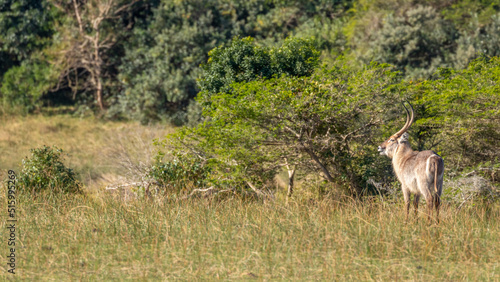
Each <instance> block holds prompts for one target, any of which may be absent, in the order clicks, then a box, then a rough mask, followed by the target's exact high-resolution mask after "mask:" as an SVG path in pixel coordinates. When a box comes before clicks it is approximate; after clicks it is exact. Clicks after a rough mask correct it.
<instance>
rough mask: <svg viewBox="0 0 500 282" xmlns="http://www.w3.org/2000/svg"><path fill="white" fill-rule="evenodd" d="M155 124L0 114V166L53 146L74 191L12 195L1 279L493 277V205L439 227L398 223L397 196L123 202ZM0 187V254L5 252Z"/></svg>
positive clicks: (498, 270)
mask: <svg viewBox="0 0 500 282" xmlns="http://www.w3.org/2000/svg"><path fill="white" fill-rule="evenodd" d="M172 131H173V129H171V128H166V127H165V126H146V127H144V126H140V125H138V124H135V123H118V122H113V123H110V122H108V123H105V122H101V121H99V120H93V119H89V118H87V119H77V118H71V117H68V116H57V115H56V116H52V117H44V116H31V117H25V118H21V117H16V118H5V117H4V118H2V122H1V123H0V150H1V152H0V153H1V154H0V166H1V169H2V178H5V176H6V170H8V169H14V170H16V171H17V172H18V173H19V170H20V163H21V160H22V158H23V157H25V156H27V155H28V154H29V149H30V148H35V147H39V146H42V145H44V144H45V145H56V146H58V147H60V148H63V149H64V150H65V152H66V153H68V154H69V156H68V157H67V158H66V164H67V165H68V166H69V167H72V168H74V169H75V170H76V171H77V172H78V173H79V174H80V175H81V180H82V182H83V183H84V184H85V187H86V188H85V189H86V193H85V194H84V195H77V196H71V195H59V196H58V195H40V196H37V197H33V196H29V195H26V194H23V195H21V194H18V196H19V198H18V204H17V216H18V219H19V221H18V223H17V226H18V229H17V231H16V232H17V234H16V235H17V245H16V255H17V266H16V274H15V275H14V276H13V275H11V274H9V273H7V272H6V271H7V267H6V264H5V263H3V262H2V269H3V270H2V272H1V274H0V279H1V280H4V279H6V278H15V279H26V280H35V279H42V280H56V281H59V280H71V281H73V280H79V279H81V280H97V281H99V280H103V279H106V280H109V279H118V280H124V279H138V280H151V279H164V280H165V279H168V280H170V279H183V280H192V279H217V278H220V279H252V278H256V279H259V280H271V279H272V280H278V279H287V280H311V279H317V280H332V279H335V280H447V281H449V280H488V281H498V280H500V239H499V237H500V236H498V234H500V222H499V220H498V219H499V218H500V207H499V206H498V204H494V205H480V204H476V205H464V206H462V207H461V208H460V209H459V208H458V206H457V205H454V204H449V203H446V202H445V203H444V205H443V208H442V213H441V223H440V224H428V223H427V221H426V220H425V217H424V214H423V212H424V209H423V208H424V205H421V209H420V214H419V220H418V221H416V220H415V218H413V217H411V220H410V221H409V222H408V223H405V220H404V212H403V205H402V199H397V200H396V201H393V200H391V199H384V198H380V197H375V198H369V199H368V198H367V199H365V200H364V201H354V200H352V199H343V198H340V197H338V196H334V195H330V196H323V197H318V196H317V195H316V194H314V193H311V192H308V191H305V190H301V189H300V187H298V189H297V191H296V193H295V196H294V197H293V198H292V199H289V200H288V201H287V200H286V197H285V191H278V193H277V195H276V198H275V199H274V200H255V199H245V198H241V197H238V196H234V197H232V196H231V197H230V196H227V197H223V198H218V199H204V198H192V199H188V200H179V201H174V200H166V199H164V198H161V197H158V198H153V199H147V198H146V199H145V198H135V197H127V198H126V199H125V198H124V197H123V194H120V193H116V190H111V191H110V190H106V189H105V187H106V186H108V185H116V184H117V183H120V181H124V179H125V177H124V176H125V175H126V174H127V173H128V172H127V168H126V165H123V164H124V163H127V161H133V162H137V163H140V162H144V163H147V162H148V159H150V158H151V157H152V155H153V154H154V147H153V146H152V145H151V140H152V139H154V138H159V137H162V136H164V135H165V134H167V133H168V132H172ZM5 195H6V187H5V185H3V186H2V192H1V193H0V202H1V203H2V205H1V206H2V207H3V208H2V213H3V214H5V215H4V216H1V218H2V221H1V224H0V230H2V231H1V232H0V235H1V238H2V240H1V241H2V243H1V245H2V247H1V248H0V250H2V251H1V253H0V255H1V257H2V258H3V260H5V256H6V255H7V252H8V246H7V232H6V228H5V227H6V224H7V222H6V219H7V216H6V214H7V211H6V206H5V204H4V203H6V197H5Z"/></svg>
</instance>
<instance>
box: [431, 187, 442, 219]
mask: <svg viewBox="0 0 500 282" xmlns="http://www.w3.org/2000/svg"><path fill="white" fill-rule="evenodd" d="M433 198H434V206H435V207H436V220H437V222H438V223H439V206H441V197H440V196H439V195H438V194H435V195H434V197H433Z"/></svg>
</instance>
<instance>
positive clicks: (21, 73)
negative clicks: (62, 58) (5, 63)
mask: <svg viewBox="0 0 500 282" xmlns="http://www.w3.org/2000/svg"><path fill="white" fill-rule="evenodd" d="M56 83H57V78H56V76H54V72H53V71H52V67H51V66H50V64H49V63H47V62H40V61H38V60H34V61H29V60H26V61H24V62H23V63H22V64H21V65H20V66H18V67H13V68H11V69H9V70H8V71H7V72H6V73H5V75H4V77H3V81H2V85H1V89H0V91H1V93H2V100H3V106H4V108H5V109H10V111H13V112H22V113H24V114H26V113H29V112H32V111H33V110H35V109H36V108H37V107H39V106H40V105H41V101H40V98H41V97H42V95H43V94H46V93H47V92H48V91H49V90H50V89H51V88H52V87H54V85H55V84H56Z"/></svg>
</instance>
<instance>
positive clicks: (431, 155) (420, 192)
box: [379, 133, 444, 221]
mask: <svg viewBox="0 0 500 282" xmlns="http://www.w3.org/2000/svg"><path fill="white" fill-rule="evenodd" d="M379 151H380V152H381V154H383V155H387V156H388V157H389V158H391V159H392V165H393V168H394V172H395V173H396V176H397V178H398V180H399V182H400V183H401V189H402V190H403V195H404V200H405V204H406V217H407V218H408V213H409V209H410V196H411V194H414V195H415V196H414V197H415V201H414V207H415V213H416V211H417V209H418V201H419V199H420V196H423V197H424V198H425V201H426V202H427V207H428V219H429V221H430V219H431V213H432V209H433V207H432V206H433V205H434V206H435V208H436V211H437V220H438V221H439V206H440V203H441V201H440V197H441V193H442V189H443V173H444V162H443V159H442V158H441V157H440V156H439V155H438V154H436V153H435V152H433V151H429V150H428V151H421V152H418V151H413V150H412V149H411V146H410V144H409V142H408V133H404V134H402V136H399V137H398V136H391V138H389V139H388V140H386V141H385V142H384V143H382V144H381V145H380V146H379ZM432 186H434V187H432ZM433 188H434V189H433Z"/></svg>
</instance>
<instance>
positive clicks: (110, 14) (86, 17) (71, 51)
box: [52, 0, 139, 110]
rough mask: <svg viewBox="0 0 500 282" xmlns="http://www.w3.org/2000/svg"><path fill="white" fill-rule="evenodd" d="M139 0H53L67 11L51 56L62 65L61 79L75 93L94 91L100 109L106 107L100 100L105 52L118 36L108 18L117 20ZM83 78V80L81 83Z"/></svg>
mask: <svg viewBox="0 0 500 282" xmlns="http://www.w3.org/2000/svg"><path fill="white" fill-rule="evenodd" d="M138 1H139V0H124V1H121V0H104V1H97V0H89V1H77V0H73V1H72V2H71V4H70V5H69V4H67V2H66V1H59V0H53V1H52V3H53V4H54V5H55V6H56V7H57V8H58V9H59V10H60V11H63V12H65V13H67V14H68V18H67V19H66V20H67V21H66V22H65V24H64V25H63V27H62V29H61V30H59V32H60V34H59V36H60V40H59V42H58V43H59V44H60V45H59V48H60V51H59V53H58V54H55V55H54V58H55V60H56V62H55V63H56V64H58V65H60V66H61V69H62V72H61V75H60V80H61V81H63V80H64V81H66V83H67V86H68V87H70V88H72V89H73V91H74V92H76V91H78V90H81V89H87V90H91V91H94V93H95V100H96V102H97V105H98V106H99V108H100V109H101V110H104V109H105V105H104V100H103V77H104V76H105V73H104V71H105V67H106V64H107V63H108V61H107V56H108V54H107V53H108V52H110V51H111V50H112V48H113V47H114V45H115V44H116V43H117V36H116V34H115V33H114V32H113V30H112V29H111V27H112V24H111V23H110V21H112V20H115V19H117V18H118V19H119V17H120V16H121V14H123V13H125V12H126V11H127V10H128V9H130V8H131V7H132V5H134V4H135V3H137V2H138ZM82 77H83V78H84V79H85V83H84V84H83V85H80V83H81V81H80V80H81V79H82Z"/></svg>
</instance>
